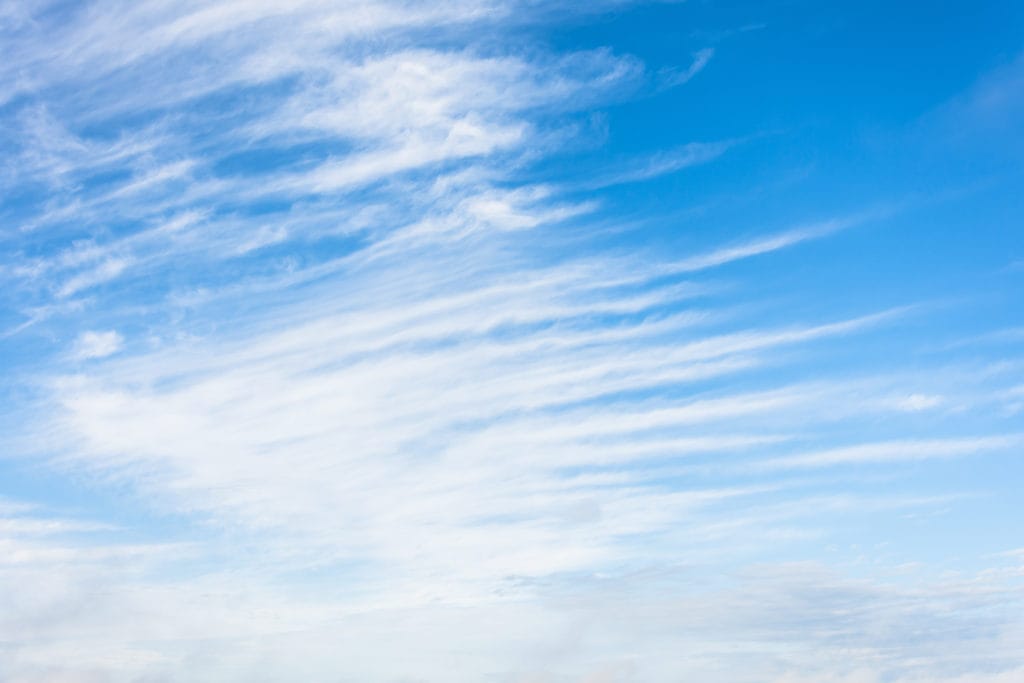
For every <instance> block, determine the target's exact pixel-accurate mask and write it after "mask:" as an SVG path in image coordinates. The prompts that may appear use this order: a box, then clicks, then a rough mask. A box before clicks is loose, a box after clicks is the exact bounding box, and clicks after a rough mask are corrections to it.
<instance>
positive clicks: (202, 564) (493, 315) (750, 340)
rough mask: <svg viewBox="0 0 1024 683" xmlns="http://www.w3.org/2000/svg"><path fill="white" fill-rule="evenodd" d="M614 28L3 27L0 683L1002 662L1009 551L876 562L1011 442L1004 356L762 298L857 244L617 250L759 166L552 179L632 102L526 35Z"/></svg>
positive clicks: (605, 168) (703, 239)
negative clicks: (945, 563)
mask: <svg viewBox="0 0 1024 683" xmlns="http://www.w3.org/2000/svg"><path fill="white" fill-rule="evenodd" d="M625 4H628V3H623V2H613V1H611V0H609V1H608V2H600V3H591V4H588V6H587V7H577V6H573V5H572V4H570V3H565V4H562V3H557V4H554V5H552V4H550V3H547V4H544V6H541V5H539V4H537V3H534V2H490V1H489V0H459V1H457V2H451V3H443V4H434V5H429V4H423V3H410V2H405V1H395V2H391V1H388V0H376V1H373V2H370V1H363V0H355V1H353V2H344V3H337V2H322V1H320V0H301V1H299V2H292V3H286V4H282V3H278V2H263V1H258V2H256V1H251V0H247V1H241V0H217V1H214V2H202V3H198V2H184V3H167V2H151V1H145V2H134V3H117V2H115V3H113V4H111V3H84V4H81V5H76V6H74V7H72V6H63V5H61V6H50V5H47V4H43V5H31V4H29V5H25V4H23V3H22V4H13V5H12V4H10V3H7V4H2V3H0V34H2V36H0V37H2V38H3V39H4V42H5V46H6V47H7V52H8V57H7V58H6V59H5V60H4V63H3V64H0V83H2V84H3V86H4V90H3V92H2V93H0V102H2V106H0V124H2V125H3V126H4V128H5V130H8V131H11V132H12V134H11V135H9V136H6V138H5V139H4V140H2V141H0V144H2V145H3V148H2V151H3V152H4V153H5V154H4V157H5V159H6V161H4V162H0V163H2V167H0V218H2V219H3V222H4V225H5V226H7V229H5V230H4V232H3V234H2V235H0V246H2V248H3V252H2V257H0V282H2V283H3V288H2V289H0V314H2V316H3V317H2V318H0V323H2V324H3V327H2V328H0V329H2V330H4V331H3V332H2V336H0V343H2V344H5V346H4V349H5V351H6V350H7V349H11V352H10V353H9V354H6V355H9V357H10V358H12V359H13V360H12V361H10V365H9V366H8V365H5V366H3V367H4V369H5V370H8V369H9V370H11V375H10V378H6V377H5V380H4V382H2V383H0V392H4V393H2V394H0V400H3V401H7V400H8V399H10V401H11V402H12V403H14V402H16V403H18V404H19V407H18V411H17V413H12V414H14V415H15V417H14V418H8V416H7V415H6V414H3V415H0V418H2V419H3V420H4V421H3V423H2V426H3V434H4V436H3V439H4V441H3V446H4V449H5V456H4V458H5V459H3V460H2V461H0V480H4V481H6V480H8V479H9V480H10V481H11V482H14V483H12V484H9V485H6V486H8V488H6V489H3V491H2V492H3V493H4V494H5V495H6V494H7V493H16V494H19V495H17V496H12V497H15V498H25V499H29V500H33V501H34V502H33V503H31V504H30V503H28V502H20V501H8V500H7V498H4V499H0V679H4V680H19V681H20V680H24V681H40V682H41V681H49V680H69V681H76V682H77V681H106V680H111V681H116V680H171V679H173V680H179V679H180V680H191V679H204V680H207V679H208V680H225V681H233V680H254V679H261V678H263V679H273V680H294V679H296V678H298V679H303V680H320V679H323V678H324V676H325V675H335V674H337V675H344V676H348V677H350V678H352V679H353V680H369V681H376V680H380V681H388V680H451V679H453V678H456V679H460V680H491V679H493V680H502V681H552V682H554V681H587V680H590V681H630V680H635V681H669V680H678V679H679V678H680V677H684V678H686V679H687V680H708V681H716V680H723V681H724V680H729V681H745V680H774V681H778V682H779V683H782V682H784V681H798V680H803V679H801V678H800V677H801V676H803V677H804V678H806V677H807V676H808V675H812V676H814V677H815V678H813V680H837V681H848V682H854V681H857V682H858V683H859V682H860V681H861V680H864V681H870V682H871V683H874V682H875V681H881V680H886V681H900V682H901V683H915V682H916V681H924V680H937V679H939V678H941V677H943V676H947V674H948V673H949V672H950V671H956V672H964V673H965V675H967V672H971V675H974V672H981V673H978V674H977V675H978V676H981V678H978V680H979V681H982V680H984V681H986V683H996V682H999V683H1002V681H1001V678H1000V677H1001V676H1002V677H1005V675H1006V674H1004V673H999V671H1003V672H1013V671H1015V667H1018V666H1019V664H1020V658H1019V652H1020V648H1019V647H1018V646H1019V644H1020V637H1021V631H1020V621H1019V619H1016V618H1014V616H1013V615H1009V614H1007V613H1004V612H999V611H998V610H996V609H995V608H994V606H995V605H1003V606H1006V605H1009V606H1019V604H1020V601H1021V592H1020V589H1019V585H1018V584H1019V576H1020V567H1019V566H1018V565H1019V562H1016V559H1015V558H1016V556H1013V557H1002V558H1001V559H999V562H998V563H989V564H988V565H987V566H985V567H979V566H975V565H970V566H968V567H967V568H964V569H962V573H961V574H958V575H956V576H952V575H951V574H948V573H946V574H940V573H939V572H933V571H931V569H930V568H928V567H915V568H908V563H909V562H910V561H912V560H914V559H915V555H914V552H913V549H907V548H898V549H888V548H884V547H882V540H881V539H883V538H886V539H887V538H888V530H889V529H890V528H891V527H893V526H894V525H899V524H902V523H903V522H905V521H906V518H909V517H910V516H911V515H919V516H922V517H923V516H927V515H941V514H943V513H944V511H946V510H948V509H950V508H952V507H955V506H966V505H969V504H971V501H974V500H976V498H974V497H972V496H971V495H968V494H973V493H974V490H973V489H971V490H967V489H968V488H969V487H968V485H967V483H964V482H963V481H961V480H959V479H957V478H956V477H952V478H950V479H941V480H940V479H935V480H932V479H928V478H927V477H921V478H920V479H915V480H914V481H912V482H911V481H908V479H907V474H906V472H907V464H908V463H917V464H918V465H920V464H922V463H930V464H941V465H943V466H947V467H951V468H955V467H957V466H958V464H963V463H962V462H961V459H964V462H966V458H968V457H970V458H972V460H971V461H970V462H972V463H975V464H979V466H985V465H988V466H991V464H992V463H993V462H999V461H1000V459H1003V458H1006V457H1007V456H1011V455H1013V454H1015V453H1017V452H1019V449H1020V447H1021V444H1022V442H1021V436H1020V434H1019V429H1017V428H1016V424H1015V423H1014V421H1013V420H1014V415H1015V411H1017V410H1018V409H1019V408H1018V407H1019V403H1020V387H1021V386H1022V385H1024V376H1022V371H1024V366H1022V365H1020V364H1014V363H1013V362H1012V360H1013V359H1012V358H1011V354H1010V353H1007V354H1006V358H1003V359H1000V360H1001V361H1004V362H1002V363H1001V364H999V365H998V366H996V365H993V367H994V368H995V369H990V370H989V371H986V372H980V371H978V369H977V367H976V366H975V365H971V364H970V363H968V362H966V361H963V360H962V359H959V358H954V359H952V360H949V361H948V363H947V361H946V360H945V356H943V357H942V361H941V362H942V363H947V364H945V365H942V366H941V367H940V365H939V363H940V361H938V360H935V359H934V357H928V358H926V359H925V360H924V361H921V362H920V364H919V365H914V364H910V363H905V362H904V360H903V359H905V358H906V357H909V356H911V355H912V354H913V352H914V350H915V349H916V347H915V346H914V344H915V343H916V341H915V340H916V339H917V338H914V339H911V338H910V336H909V335H908V336H907V337H906V338H904V337H902V336H901V334H902V331H905V330H907V329H908V328H909V327H910V326H911V325H912V324H914V323H913V321H910V320H909V319H910V318H911V317H913V316H911V313H912V312H917V311H918V310H919V309H918V308H917V307H915V306H916V303H917V302H916V301H914V300H901V299H900V297H899V296H898V295H896V294H894V295H893V296H890V297H887V298H886V299H885V301H884V303H877V304H876V303H874V301H873V300H871V301H868V299H859V300H857V301H856V302H855V303H850V300H847V299H844V298H843V296H841V295H840V294H838V293H837V292H838V286H835V287H832V288H831V289H830V284H829V283H827V282H824V281H822V282H820V283H819V282H815V283H814V284H813V286H814V287H819V286H820V287H821V289H822V292H821V293H820V296H818V295H817V294H818V293H817V292H811V293H808V292H807V291H804V290H799V291H796V293H795V294H794V293H793V292H794V290H782V289H776V288H773V287H772V286H770V285H771V284H772V283H774V282H777V281H779V280H784V279H786V278H787V277H789V274H786V273H780V272H778V270H777V269H776V267H775V265H773V264H775V263H776V262H777V260H778V259H779V258H780V257H781V256H783V254H784V252H786V253H791V254H799V253H803V252H801V250H811V249H815V250H816V251H815V254H823V255H822V256H821V258H822V259H823V261H825V262H826V263H829V261H828V259H829V258H834V256H830V255H829V254H830V253H831V252H829V248H830V246H834V245H831V242H833V241H835V238H836V237H837V236H838V235H840V233H844V231H849V233H853V232H854V230H853V228H854V227H855V226H861V225H866V224H867V223H869V222H870V221H873V220H875V219H877V218H879V217H880V216H881V215H882V214H883V213H885V212H884V211H864V212H860V213H858V212H857V211H856V210H855V209H854V210H849V209H848V207H847V209H846V210H842V211H840V210H837V211H829V210H827V209H822V208H821V207H820V206H817V205H815V206H814V207H813V208H808V209H807V211H806V212H803V211H801V212H793V214H799V215H798V216H797V217H796V218H795V219H794V220H793V221H791V222H788V221H787V222H781V223H780V222H778V221H772V222H771V223H770V224H771V225H783V226H786V225H788V226H795V227H790V228H781V229H780V228H774V229H771V230H769V229H766V228H765V227H764V225H768V224H769V223H768V222H764V223H763V224H762V223H761V222H760V220H757V221H753V222H749V221H744V220H740V219H736V220H730V221H728V222H726V223H723V227H721V229H717V228H716V229H715V230H714V231H713V232H712V231H711V230H710V229H709V228H707V227H706V226H703V225H702V226H697V227H694V228H693V229H692V230H689V228H687V232H686V233H685V234H682V230H683V229H682V228H678V226H676V225H675V223H673V222H672V221H671V220H668V219H664V218H663V216H662V215H661V214H660V213H658V211H659V209H658V208H657V207H653V208H651V209H650V211H649V212H648V211H647V210H646V209H645V215H646V214H647V213H649V214H650V215H649V216H648V220H650V221H652V222H660V223H664V225H663V226H662V227H663V228H664V232H665V235H659V236H658V239H657V240H655V239H652V240H651V241H650V242H647V241H644V240H640V241H637V242H630V243H627V242H626V241H623V240H621V239H620V235H621V233H622V231H621V225H620V223H619V216H620V214H617V213H616V212H615V211H614V207H611V204H612V199H611V197H612V195H616V194H617V193H619V192H622V193H623V194H628V193H629V192H631V191H633V190H636V189H638V187H640V184H641V183H644V182H646V181H650V180H653V179H655V178H658V177H661V176H664V175H666V174H670V173H675V172H678V171H681V170H683V169H686V168H690V167H693V166H695V165H700V164H710V163H712V162H714V163H715V164H720V163H723V162H725V161H727V160H728V159H729V158H730V156H729V155H728V154H727V153H728V152H729V150H731V149H733V148H734V147H735V146H737V145H740V144H742V143H743V141H744V140H746V139H748V138H745V137H742V136H744V135H749V131H735V132H731V131H730V132H726V133H723V134H722V135H721V137H717V136H716V135H714V134H712V135H709V136H708V137H694V138H688V137H686V136H679V137H677V138H674V140H675V141H674V142H672V143H671V144H670V145H665V146H664V148H663V151H659V152H656V153H654V154H651V155H643V154H639V153H636V152H633V151H630V150H628V149H627V150H626V151H624V152H622V153H621V154H620V153H619V152H616V153H615V155H614V158H613V159H612V160H611V161H608V162H600V163H596V162H595V164H594V165H593V166H586V167H585V168H578V169H577V170H576V171H574V172H572V173H569V174H567V175H569V176H571V177H572V178H575V179H576V180H573V179H569V180H563V179H562V178H561V177H560V176H559V174H558V172H557V168H558V167H559V163H561V162H562V161H563V160H564V159H565V158H566V157H572V155H573V154H574V153H576V152H577V151H579V150H580V149H586V150H593V149H594V148H596V147H597V146H598V145H600V144H601V142H602V140H601V139H600V133H599V132H597V133H595V131H598V129H600V128H602V126H604V123H603V122H602V119H601V116H600V113H599V112H597V111H596V110H598V109H600V108H602V107H605V106H606V105H607V106H609V107H611V106H613V105H618V104H621V103H622V102H623V101H624V100H627V99H628V98H629V97H630V96H631V94H632V93H634V92H639V91H642V88H643V84H644V83H645V82H647V83H649V82H650V78H651V77H650V72H649V71H648V70H647V66H646V65H645V64H643V63H642V61H641V60H640V59H638V58H637V57H635V56H632V55H629V54H626V53H625V52H622V51H617V50H614V49H611V48H594V47H592V46H588V47H586V48H585V49H584V48H580V49H569V48H563V47H557V48H556V47H555V45H556V44H558V41H549V40H546V39H542V38H540V37H536V35H535V33H534V32H532V29H531V23H532V22H538V23H543V22H548V21H552V20H554V18H559V17H561V18H565V17H567V16H573V15H575V16H577V17H578V16H580V14H581V13H590V12H595V13H596V12H599V11H603V10H606V9H616V10H617V11H619V10H623V6H624V5H625ZM623 11H624V10H623ZM688 49H689V48H688ZM712 56H713V51H712V49H711V48H706V49H701V50H699V51H697V52H696V53H694V55H693V61H692V63H690V64H689V65H688V66H687V67H685V68H681V69H673V70H668V71H664V72H660V73H659V74H657V75H656V76H655V78H656V79H660V80H658V84H659V85H660V86H662V87H663V88H670V87H677V86H682V85H683V84H685V83H686V82H687V81H689V80H691V79H692V78H694V77H695V76H696V75H697V74H698V73H701V72H702V71H703V70H705V68H706V67H707V65H708V64H709V63H710V60H711V59H712ZM712 71H713V70H709V71H708V74H707V75H709V76H711V75H713V74H712V73H711V72H712ZM672 94H675V93H665V92H659V93H656V94H655V97H659V96H660V97H668V96H669V95H672ZM732 136H736V137H732ZM687 139H691V140H693V139H697V140H711V141H710V142H689V143H685V142H684V143H683V144H679V143H680V141H685V140H687ZM716 140H717V141H716ZM616 159H617V160H618V162H616V161H615V160H616ZM623 159H625V160H626V161H625V162H623V161H622V160H623ZM709 168H711V167H709ZM715 168H717V166H715ZM552 169H556V170H552ZM584 176H586V179H585V180H579V178H581V177H584ZM627 186H628V187H627ZM606 191H607V192H606ZM610 207H611V208H610ZM667 213H671V212H667ZM609 226H610V227H609ZM673 231H675V233H678V234H675V233H673ZM597 233H601V235H602V239H597V238H595V237H594V235H596V234H597ZM609 234H614V236H613V237H611V238H609V237H608V235H609ZM666 235H667V236H666ZM680 235H681V236H680ZM684 237H685V238H686V239H685V240H684V239H682V238H684ZM677 238H678V239H677ZM602 240H605V241H602ZM684 244H685V245H691V244H700V245H702V246H701V247H699V248H696V247H691V246H685V247H683V246H681V245H684ZM804 284H806V282H804ZM860 285H862V286H863V288H864V289H865V290H871V287H870V285H871V283H870V282H869V281H868V280H867V278H866V277H865V278H864V280H863V281H862V282H860ZM802 286H803V285H802ZM872 291H873V290H872ZM811 294H814V295H815V296H811ZM866 301H868V303H865V302H866ZM811 304H814V305H811ZM924 315H925V314H924V313H922V314H921V316H924ZM1010 336H1012V335H1010ZM879 349H881V351H879ZM894 349H900V351H901V353H897V352H896V351H895V350H894ZM946 350H949V349H946ZM952 350H955V349H952ZM944 352H945V350H944V351H942V352H940V355H941V353H944ZM933 353H934V352H933ZM897 357H898V358H897ZM5 362H6V361H5ZM957 363H960V365H957ZM939 370H941V371H939ZM8 452H9V454H8ZM8 468H9V469H8ZM8 474H10V477H7V476H6V475H8ZM19 482H21V483H19ZM971 485H972V486H973V485H974V482H973V481H972V482H971ZM8 489H11V490H8ZM66 491H71V492H68V493H64V492H66ZM36 499H38V500H36ZM111 520H117V523H114V522H113V521H111ZM907 524H910V522H907ZM857 525H862V526H863V527H865V528H871V529H873V530H878V529H882V530H883V531H882V532H877V533H875V535H873V536H872V535H870V534H867V536H870V537H871V538H873V539H876V540H878V547H875V548H874V549H873V550H872V551H871V553H867V554H871V555H872V557H871V558H870V560H866V559H864V557H863V556H864V555H865V553H866V551H863V550H862V549H861V548H856V549H854V548H853V546H855V545H856V543H855V542H854V541H853V540H851V538H853V537H854V536H857V533H859V531H858V532H857V533H854V532H851V531H850V530H849V528H850V527H851V526H857ZM908 528H909V527H908ZM910 531H911V532H913V531H915V530H914V529H911V530H910ZM908 533H910V532H908ZM1018 546H1019V543H1016V544H1014V546H1013V547H1018ZM967 564H969V563H967ZM484 623H486V624H491V625H493V628H489V629H481V628H480V624H484ZM906 633H913V634H925V636H922V637H920V638H906V637H902V635H901V634H906ZM981 645H984V647H981ZM396 652H397V653H400V654H401V656H395V653H396ZM850 652H854V653H857V658H858V661H857V662H854V663H851V664H850V666H847V665H846V662H847V657H848V655H849V653H850ZM453 662H455V664H453ZM837 662H838V663H837ZM854 664H856V666H854ZM997 669H998V671H997V672H996V673H994V674H992V675H991V676H989V677H988V678H984V676H988V674H986V673H985V672H987V671H995V670H997ZM325 672H326V673H325ZM723 672H724V673H723ZM808 672H810V673H808ZM929 676H931V677H932V678H931V679H929ZM947 678H948V676H947ZM952 680H955V679H952ZM967 680H972V679H964V681H967Z"/></svg>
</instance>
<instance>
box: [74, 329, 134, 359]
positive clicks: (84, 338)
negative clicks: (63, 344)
mask: <svg viewBox="0 0 1024 683" xmlns="http://www.w3.org/2000/svg"><path fill="white" fill-rule="evenodd" d="M123 347H124V337H122V336H121V334H120V333H119V332H118V331H117V330H107V331H105V332H95V331H88V332H83V333H82V334H80V335H79V336H78V339H76V340H75V346H74V349H73V351H72V355H73V356H74V357H75V358H77V359H79V360H87V359H90V358H105V357H107V356H111V355H113V354H115V353H117V352H118V351H120V350H121V349H122V348H123Z"/></svg>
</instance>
